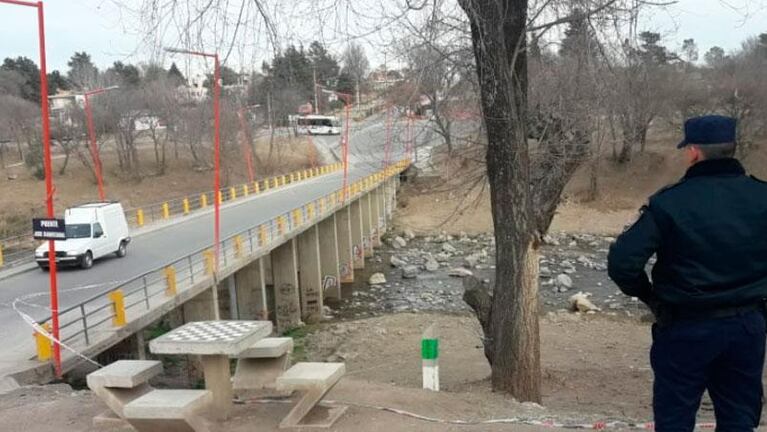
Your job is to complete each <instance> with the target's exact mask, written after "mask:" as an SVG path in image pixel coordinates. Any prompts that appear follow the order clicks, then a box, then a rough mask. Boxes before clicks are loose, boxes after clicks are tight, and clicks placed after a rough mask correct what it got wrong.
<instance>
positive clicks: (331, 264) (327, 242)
mask: <svg viewBox="0 0 767 432" xmlns="http://www.w3.org/2000/svg"><path fill="white" fill-rule="evenodd" d="M337 224H338V222H337V221H336V215H335V214H332V215H330V216H329V217H327V218H325V219H324V220H323V221H321V222H320V223H319V224H318V225H317V228H318V229H319V234H320V267H321V271H322V297H323V299H324V298H328V297H330V298H335V299H340V298H341V277H340V275H339V270H338V269H339V258H338V233H337V232H336V231H337V230H336V227H337Z"/></svg>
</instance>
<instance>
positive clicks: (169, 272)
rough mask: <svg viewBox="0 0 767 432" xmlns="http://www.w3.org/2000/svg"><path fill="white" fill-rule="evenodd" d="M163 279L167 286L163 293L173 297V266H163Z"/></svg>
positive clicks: (174, 293) (174, 281) (174, 291)
mask: <svg viewBox="0 0 767 432" xmlns="http://www.w3.org/2000/svg"><path fill="white" fill-rule="evenodd" d="M163 271H164V272H165V281H166V282H167V283H168V286H167V287H166V288H165V295H166V296H168V297H173V296H174V295H176V268H175V267H173V266H168V267H165V270H163Z"/></svg>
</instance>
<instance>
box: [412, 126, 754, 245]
mask: <svg viewBox="0 0 767 432" xmlns="http://www.w3.org/2000/svg"><path fill="white" fill-rule="evenodd" d="M678 141H679V137H678V136H677V134H676V133H674V132H669V131H665V130H664V131H653V133H651V135H650V138H649V141H648V144H647V149H646V151H645V152H644V153H636V154H634V156H633V159H632V161H631V162H629V163H627V164H625V165H621V164H618V163H616V162H614V161H613V160H612V159H611V158H610V154H609V150H605V151H604V152H603V155H602V157H601V158H600V164H599V169H598V196H597V198H596V199H595V200H588V199H587V195H588V190H589V182H590V166H589V165H588V164H587V165H584V166H583V167H581V169H579V170H578V171H577V172H576V174H575V176H574V177H573V179H572V180H571V181H570V183H569V184H568V185H567V187H566V188H565V192H564V194H563V197H562V201H561V204H560V206H559V208H558V209H557V213H556V216H555V217H554V221H553V223H552V226H551V231H554V232H568V233H591V234H616V233H619V232H621V231H622V230H623V228H624V226H625V225H626V224H628V223H630V222H632V221H633V220H634V219H635V217H636V215H637V210H638V209H639V207H641V206H642V205H643V204H644V203H645V202H646V201H647V198H648V197H649V196H650V195H652V194H653V193H655V192H656V191H657V190H658V189H660V188H662V187H664V186H666V185H669V184H672V183H675V182H676V181H678V180H679V178H681V177H682V176H683V175H684V172H685V170H686V166H685V162H684V158H683V156H684V155H683V153H682V152H681V151H679V150H677V149H676V146H675V145H674V143H676V142H678ZM456 163H458V164H460V162H455V161H453V163H452V164H451V165H450V169H448V168H446V166H448V165H446V164H444V163H439V162H438V163H436V164H435V165H436V166H437V174H438V176H437V177H424V178H418V179H417V180H416V181H415V182H414V183H411V184H406V185H405V186H404V188H403V189H402V191H401V198H404V199H403V200H401V201H400V205H401V206H400V208H399V209H398V214H397V223H398V226H399V227H401V228H410V229H412V230H414V231H416V232H417V233H428V232H431V231H434V230H445V231H447V232H448V233H451V234H457V233H459V232H460V231H465V232H467V233H469V234H479V233H485V232H491V231H492V230H493V223H492V217H491V213H490V199H489V190H488V188H487V187H486V186H485V187H482V186H481V185H479V186H475V187H469V186H467V185H466V184H465V183H463V182H462V181H463V179H464V178H466V176H465V175H464V174H468V173H466V172H462V171H460V170H466V169H468V170H475V169H479V168H477V167H476V166H473V165H471V164H468V165H469V168H465V167H462V168H458V169H459V171H456V167H455V164H456ZM464 163H465V162H464ZM744 165H745V166H746V168H747V169H748V170H749V172H751V173H752V174H754V175H756V176H758V177H760V178H767V142H762V143H761V144H760V146H759V147H758V148H757V149H755V150H753V151H752V152H751V153H750V154H749V155H748V157H747V158H746V159H745V160H744ZM448 173H449V174H448Z"/></svg>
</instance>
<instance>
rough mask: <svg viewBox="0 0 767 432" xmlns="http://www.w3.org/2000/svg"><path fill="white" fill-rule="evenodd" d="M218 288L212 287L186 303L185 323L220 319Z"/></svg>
mask: <svg viewBox="0 0 767 432" xmlns="http://www.w3.org/2000/svg"><path fill="white" fill-rule="evenodd" d="M217 289H218V287H216V286H212V287H210V288H207V289H206V290H205V291H203V292H201V293H200V294H198V295H197V296H196V297H194V298H192V299H190V300H189V301H187V302H186V303H184V306H183V307H184V321H185V322H192V321H209V320H217V319H220V316H219V312H218V295H216V294H217V293H216V290H217Z"/></svg>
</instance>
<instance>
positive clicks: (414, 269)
mask: <svg viewBox="0 0 767 432" xmlns="http://www.w3.org/2000/svg"><path fill="white" fill-rule="evenodd" d="M416 276H418V266H414V265H407V266H405V267H402V278H403V279H415V278H416Z"/></svg>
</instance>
